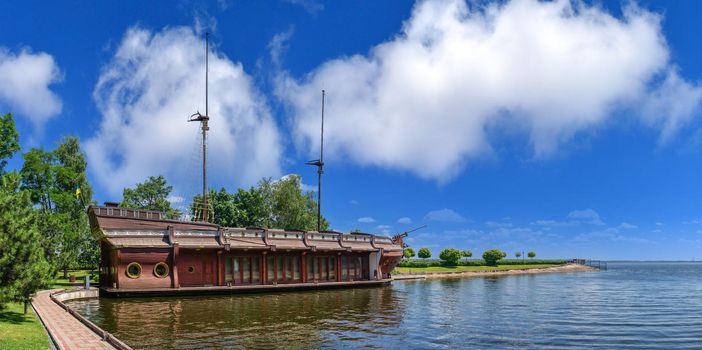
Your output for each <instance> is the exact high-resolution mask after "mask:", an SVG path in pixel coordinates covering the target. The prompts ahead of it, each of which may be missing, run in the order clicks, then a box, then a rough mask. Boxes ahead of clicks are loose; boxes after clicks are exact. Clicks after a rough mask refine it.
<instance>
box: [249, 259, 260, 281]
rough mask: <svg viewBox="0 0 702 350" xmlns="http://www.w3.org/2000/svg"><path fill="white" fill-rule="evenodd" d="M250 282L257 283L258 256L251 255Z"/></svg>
mask: <svg viewBox="0 0 702 350" xmlns="http://www.w3.org/2000/svg"><path fill="white" fill-rule="evenodd" d="M251 259H252V260H251V283H253V284H259V282H260V281H259V280H260V276H261V270H260V269H259V264H260V261H261V259H260V258H259V257H257V256H256V257H253V258H251Z"/></svg>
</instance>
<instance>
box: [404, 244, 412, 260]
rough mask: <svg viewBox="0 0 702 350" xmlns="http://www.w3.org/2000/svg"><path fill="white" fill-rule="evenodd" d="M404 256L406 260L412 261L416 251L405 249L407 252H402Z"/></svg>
mask: <svg viewBox="0 0 702 350" xmlns="http://www.w3.org/2000/svg"><path fill="white" fill-rule="evenodd" d="M402 256H403V257H405V258H406V259H412V258H414V249H412V248H409V247H407V248H405V250H404V251H403V252H402Z"/></svg>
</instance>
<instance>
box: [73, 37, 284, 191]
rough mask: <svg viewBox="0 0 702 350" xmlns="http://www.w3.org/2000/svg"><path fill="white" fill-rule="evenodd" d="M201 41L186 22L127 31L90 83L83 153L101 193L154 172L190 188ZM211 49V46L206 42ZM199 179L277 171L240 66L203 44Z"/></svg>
mask: <svg viewBox="0 0 702 350" xmlns="http://www.w3.org/2000/svg"><path fill="white" fill-rule="evenodd" d="M204 47H205V45H204V40H203V38H201V36H200V35H199V34H197V33H196V32H194V31H193V30H192V29H191V28H188V27H177V28H166V29H163V30H162V31H160V32H156V33H154V32H151V31H149V30H146V29H142V28H137V27H135V28H131V29H129V30H128V31H127V32H126V34H125V35H124V38H123V39H122V42H121V44H120V45H119V48H118V49H117V50H116V52H115V54H114V57H113V58H112V60H111V62H109V63H108V64H107V65H106V66H105V67H103V69H102V72H101V74H100V77H99V79H98V82H97V85H96V86H95V90H94V96H93V97H94V99H95V102H96V103H97V106H98V108H99V110H100V112H101V113H102V120H101V122H100V124H99V129H98V130H97V132H96V133H95V135H94V136H93V137H92V138H91V139H90V140H88V141H87V142H86V154H87V156H88V158H89V162H88V163H89V164H90V165H91V170H92V172H93V175H94V176H95V179H96V180H97V181H98V183H99V185H101V186H102V187H103V188H104V189H105V190H106V191H107V193H108V194H110V195H112V196H118V195H119V194H120V193H121V191H122V188H123V187H125V186H131V185H133V184H134V183H137V182H141V181H143V180H144V179H145V178H146V177H147V176H150V175H159V174H163V175H165V176H166V178H167V179H168V180H169V181H170V182H171V183H173V184H174V185H175V187H176V192H178V193H180V194H188V195H192V194H194V193H197V192H199V188H200V187H199V186H200V185H199V184H200V165H199V164H200V163H199V162H200V158H199V149H200V146H199V144H200V142H201V140H200V138H199V136H198V135H199V124H197V123H188V122H186V120H187V117H188V116H189V115H190V114H192V113H194V112H195V111H200V112H201V113H203V114H204V113H205V93H204V89H205V81H204V80H205V77H204V72H205V50H204ZM211 47H212V46H211ZM209 72H210V76H209V92H210V95H209V114H210V123H209V126H210V131H209V136H208V150H209V152H208V169H207V170H208V184H209V185H210V186H211V187H220V186H225V187H234V186H237V185H248V184H253V183H255V182H256V181H258V180H259V179H260V178H261V177H264V176H278V175H279V174H280V167H279V164H280V159H281V153H282V146H281V140H280V135H279V132H278V128H277V126H276V124H275V121H274V119H273V118H272V116H271V113H270V111H269V107H268V106H267V103H266V101H265V99H264V98H263V97H262V95H261V94H260V93H259V92H258V91H257V90H256V89H255V87H254V84H253V81H252V78H251V77H250V76H249V75H247V74H246V72H245V71H244V69H243V67H242V65H241V64H240V63H236V62H233V61H231V60H230V59H229V58H227V57H226V56H225V55H223V54H222V53H220V52H218V51H217V50H216V49H211V52H210V64H209Z"/></svg>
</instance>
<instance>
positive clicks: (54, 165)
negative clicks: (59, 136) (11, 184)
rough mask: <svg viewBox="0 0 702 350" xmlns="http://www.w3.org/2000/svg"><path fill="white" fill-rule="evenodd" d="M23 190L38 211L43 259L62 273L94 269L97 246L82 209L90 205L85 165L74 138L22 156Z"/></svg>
mask: <svg viewBox="0 0 702 350" xmlns="http://www.w3.org/2000/svg"><path fill="white" fill-rule="evenodd" d="M23 158H24V165H23V166H22V170H21V172H20V174H21V177H22V189H23V190H26V191H28V193H29V196H30V199H31V201H32V203H33V204H34V205H35V206H36V207H37V208H38V209H39V216H40V217H39V225H38V229H39V231H40V232H41V235H42V237H43V239H42V241H43V242H44V243H45V244H44V250H45V255H46V257H47V258H48V259H49V261H50V262H51V264H52V266H54V267H56V268H59V269H62V270H63V273H64V277H66V276H67V272H68V269H69V268H73V267H78V266H82V267H95V266H97V263H98V259H99V254H98V242H97V240H96V239H95V238H94V237H93V236H92V234H91V232H90V227H89V224H88V218H87V214H86V212H85V209H86V207H87V206H88V205H90V203H91V202H92V187H91V186H90V184H89V183H88V180H87V174H86V170H87V161H86V160H85V155H84V154H83V152H82V151H81V149H80V143H79V141H78V138H76V137H66V138H65V139H64V140H63V141H62V142H61V143H60V144H59V145H58V146H57V147H56V149H55V150H53V151H52V152H45V151H43V150H41V149H36V148H34V149H31V150H30V151H28V152H27V153H25V154H24V155H23Z"/></svg>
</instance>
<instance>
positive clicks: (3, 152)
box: [0, 113, 20, 175]
mask: <svg viewBox="0 0 702 350" xmlns="http://www.w3.org/2000/svg"><path fill="white" fill-rule="evenodd" d="M19 150H20V145H19V134H18V133H17V130H16V129H15V120H14V119H13V118H12V113H7V114H5V115H2V116H0V175H2V174H3V173H4V172H5V166H6V165H7V159H9V158H10V157H12V155H13V154H15V152H17V151H19Z"/></svg>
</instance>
